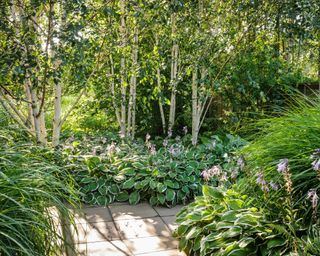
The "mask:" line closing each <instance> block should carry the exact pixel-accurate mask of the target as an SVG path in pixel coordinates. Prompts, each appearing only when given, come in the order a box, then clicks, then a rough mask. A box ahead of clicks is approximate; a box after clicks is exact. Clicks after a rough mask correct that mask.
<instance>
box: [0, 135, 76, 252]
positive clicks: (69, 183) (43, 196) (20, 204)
mask: <svg viewBox="0 0 320 256" xmlns="http://www.w3.org/2000/svg"><path fill="white" fill-rule="evenodd" d="M14 137H15V134H14V133H13V132H11V131H5V132H4V131H0V140H1V141H2V143H1V144H0V255H3V256H6V255H8V256H11V255H30V256H31V255H32V256H34V255H39V256H43V255H53V254H54V255H57V254H62V253H63V252H62V248H63V247H64V246H67V247H68V250H72V247H71V246H70V245H68V244H67V241H65V240H64V238H63V234H62V233H61V231H59V230H58V223H57V216H55V215H54V214H53V211H52V210H53V209H56V210H57V211H58V212H59V214H60V216H61V218H62V219H65V220H67V219H70V220H72V216H71V215H70V212H69V211H68V208H67V206H66V205H65V203H66V202H67V203H70V204H74V203H75V200H76V198H77V194H76V192H75V191H74V182H73V179H72V177H70V175H67V173H65V172H63V171H62V169H61V168H59V167H58V166H56V165H54V164H53V161H52V160H51V161H49V160H48V159H52V154H53V152H49V151H48V150H45V149H41V148H38V147H34V146H32V145H30V144H23V143H17V141H15V140H13V139H14Z"/></svg>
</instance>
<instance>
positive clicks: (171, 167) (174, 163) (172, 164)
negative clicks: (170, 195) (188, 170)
mask: <svg viewBox="0 0 320 256" xmlns="http://www.w3.org/2000/svg"><path fill="white" fill-rule="evenodd" d="M177 167H178V163H177V162H176V161H172V162H171V163H170V169H171V170H175V169H177Z"/></svg>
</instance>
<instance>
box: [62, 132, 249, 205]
mask: <svg viewBox="0 0 320 256" xmlns="http://www.w3.org/2000/svg"><path fill="white" fill-rule="evenodd" d="M189 140H190V137H189V136H185V138H183V139H182V141H175V140H173V139H171V140H169V142H168V145H166V146H162V147H161V146H160V145H161V143H162V140H161V141H160V140H159V139H158V140H156V143H157V144H158V145H159V149H158V150H155V151H154V152H153V151H152V149H151V147H156V146H155V145H153V144H151V142H150V141H148V142H147V143H145V144H143V143H142V141H137V142H129V141H127V142H126V143H125V144H124V143H121V142H119V145H116V144H115V143H114V142H112V141H113V140H112V138H105V137H101V138H99V137H95V138H94V137H87V138H81V139H80V138H79V140H78V139H72V141H70V140H69V145H66V146H65V148H64V150H63V154H64V155H65V157H66V160H65V161H66V163H67V165H66V168H67V169H68V170H72V171H73V172H74V174H75V176H76V179H77V181H78V183H79V185H80V191H81V192H82V193H83V195H84V197H83V201H84V202H86V203H88V204H98V205H107V204H109V203H112V202H113V201H129V203H131V204H136V203H138V202H139V201H141V200H148V201H149V202H150V204H152V205H167V206H172V205H176V204H179V203H180V204H181V203H183V204H185V203H186V202H188V201H190V200H191V199H193V198H194V196H195V195H198V194H199V193H200V192H201V185H202V180H201V172H202V171H203V170H204V169H208V168H211V167H212V166H213V165H220V166H221V167H222V169H223V170H224V171H225V172H226V174H228V176H229V179H227V180H226V181H223V182H225V183H228V184H231V182H232V179H231V178H230V174H231V171H232V168H231V167H232V163H231V162H232V161H233V155H232V151H234V150H235V149H236V148H238V147H240V146H242V145H243V143H244V142H243V141H242V140H241V139H239V138H238V137H233V136H231V135H228V136H227V137H225V138H220V137H218V136H213V137H211V138H210V137H209V138H204V137H203V138H202V140H203V141H204V142H205V143H203V144H201V145H199V146H197V147H193V146H191V145H190V143H189V142H188V141H189ZM107 142H109V143H110V142H112V143H111V144H108V143H107ZM213 143H214V145H213ZM212 182H213V183H214V184H219V180H218V178H216V179H212ZM221 182H222V181H221ZM221 182H220V183H221Z"/></svg>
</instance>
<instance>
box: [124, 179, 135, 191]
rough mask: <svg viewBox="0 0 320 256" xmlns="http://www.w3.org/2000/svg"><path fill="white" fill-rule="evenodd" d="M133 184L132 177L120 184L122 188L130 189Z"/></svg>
mask: <svg viewBox="0 0 320 256" xmlns="http://www.w3.org/2000/svg"><path fill="white" fill-rule="evenodd" d="M134 184H135V180H134V179H133V178H131V179H128V180H127V181H125V182H124V183H123V184H122V188H123V189H130V188H132V187H133V186H134Z"/></svg>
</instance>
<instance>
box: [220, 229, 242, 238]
mask: <svg viewBox="0 0 320 256" xmlns="http://www.w3.org/2000/svg"><path fill="white" fill-rule="evenodd" d="M241 233H242V228H241V227H239V226H234V227H232V228H230V229H228V230H227V231H225V232H223V233H222V237H224V238H231V237H235V236H238V235H240V234H241Z"/></svg>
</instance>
